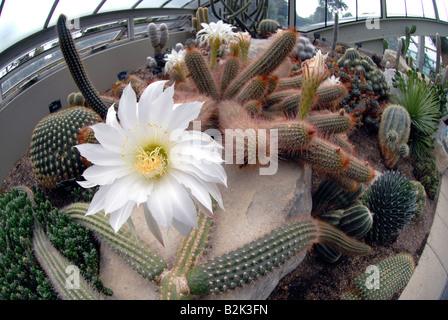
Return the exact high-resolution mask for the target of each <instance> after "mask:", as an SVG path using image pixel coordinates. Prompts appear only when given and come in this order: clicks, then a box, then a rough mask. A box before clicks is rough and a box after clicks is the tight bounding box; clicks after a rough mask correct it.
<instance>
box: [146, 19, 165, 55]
mask: <svg viewBox="0 0 448 320" xmlns="http://www.w3.org/2000/svg"><path fill="white" fill-rule="evenodd" d="M169 36H170V35H169V30H168V26H167V25H166V24H165V23H161V24H160V25H156V24H155V23H154V22H151V23H150V24H149V25H148V37H149V42H150V44H151V46H152V47H153V48H154V54H155V55H159V54H162V50H163V48H165V46H166V44H167V42H168V39H169Z"/></svg>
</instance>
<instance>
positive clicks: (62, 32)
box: [56, 14, 107, 119]
mask: <svg viewBox="0 0 448 320" xmlns="http://www.w3.org/2000/svg"><path fill="white" fill-rule="evenodd" d="M66 22H67V17H66V16H65V15H63V14H61V15H60V16H59V19H58V21H57V24H56V29H57V32H58V36H59V46H60V48H61V51H62V54H63V56H64V59H65V62H66V63H67V67H68V68H69V70H70V73H71V75H72V78H73V80H74V81H75V83H76V85H77V86H78V89H79V91H81V93H82V95H83V96H84V98H85V99H86V102H87V104H88V105H89V107H90V108H92V109H93V110H94V111H95V112H97V113H98V114H99V115H100V117H101V118H102V119H104V118H106V114H107V106H106V105H105V104H104V102H103V101H102V100H101V99H100V97H99V95H98V93H97V91H96V90H95V88H94V87H93V85H92V84H91V82H90V80H89V78H88V77H87V74H86V71H85V68H84V65H83V64H82V61H81V58H80V56H79V54H78V51H76V48H75V44H74V42H73V39H72V36H71V33H70V30H68V28H67V25H66Z"/></svg>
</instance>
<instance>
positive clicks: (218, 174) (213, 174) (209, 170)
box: [173, 159, 227, 185]
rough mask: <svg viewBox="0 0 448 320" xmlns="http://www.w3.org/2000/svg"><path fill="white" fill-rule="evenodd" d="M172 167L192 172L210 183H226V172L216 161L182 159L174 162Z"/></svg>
mask: <svg viewBox="0 0 448 320" xmlns="http://www.w3.org/2000/svg"><path fill="white" fill-rule="evenodd" d="M173 167H174V168H176V169H178V170H182V171H185V172H188V173H190V174H193V175H194V176H196V177H197V178H199V179H202V180H204V181H207V182H212V183H221V184H224V185H227V174H226V172H225V171H224V168H223V167H222V166H221V165H220V164H217V163H204V162H202V163H201V164H199V163H198V161H191V162H190V161H188V159H186V161H182V162H178V163H175V165H173Z"/></svg>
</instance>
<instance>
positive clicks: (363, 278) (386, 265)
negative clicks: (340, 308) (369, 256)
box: [342, 253, 415, 300]
mask: <svg viewBox="0 0 448 320" xmlns="http://www.w3.org/2000/svg"><path fill="white" fill-rule="evenodd" d="M374 267H375V268H373V269H368V270H366V272H364V273H362V274H360V275H359V276H357V277H356V278H354V279H353V280H352V282H351V287H350V289H349V290H347V291H346V292H344V294H343V296H342V298H343V299H349V300H358V299H359V300H388V299H390V298H392V297H393V295H394V294H396V293H397V292H399V291H400V290H401V289H402V288H403V287H405V286H406V284H407V283H408V282H409V280H410V279H411V277H412V274H413V273H414V268H415V265H414V259H413V258H412V256H411V255H410V254H407V253H400V254H396V255H393V256H391V257H388V258H386V259H383V260H382V261H380V262H379V263H378V264H376V265H374ZM376 277H378V278H376ZM376 286H377V287H376Z"/></svg>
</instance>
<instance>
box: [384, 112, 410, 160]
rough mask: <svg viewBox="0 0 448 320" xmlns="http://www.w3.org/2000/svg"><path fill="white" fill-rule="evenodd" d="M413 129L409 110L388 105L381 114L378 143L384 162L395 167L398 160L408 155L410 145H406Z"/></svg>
mask: <svg viewBox="0 0 448 320" xmlns="http://www.w3.org/2000/svg"><path fill="white" fill-rule="evenodd" d="M410 131H411V117H410V115H409V112H408V111H407V110H406V108H404V107H403V106H400V105H388V106H387V107H386V108H385V109H384V110H383V113H382V115H381V120H380V128H379V131H378V143H379V145H380V147H381V153H382V154H383V156H384V163H385V165H386V166H387V167H389V168H394V167H395V166H396V165H397V163H398V160H399V159H400V158H402V157H407V155H408V154H409V147H405V145H407V142H408V140H409V135H410Z"/></svg>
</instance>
